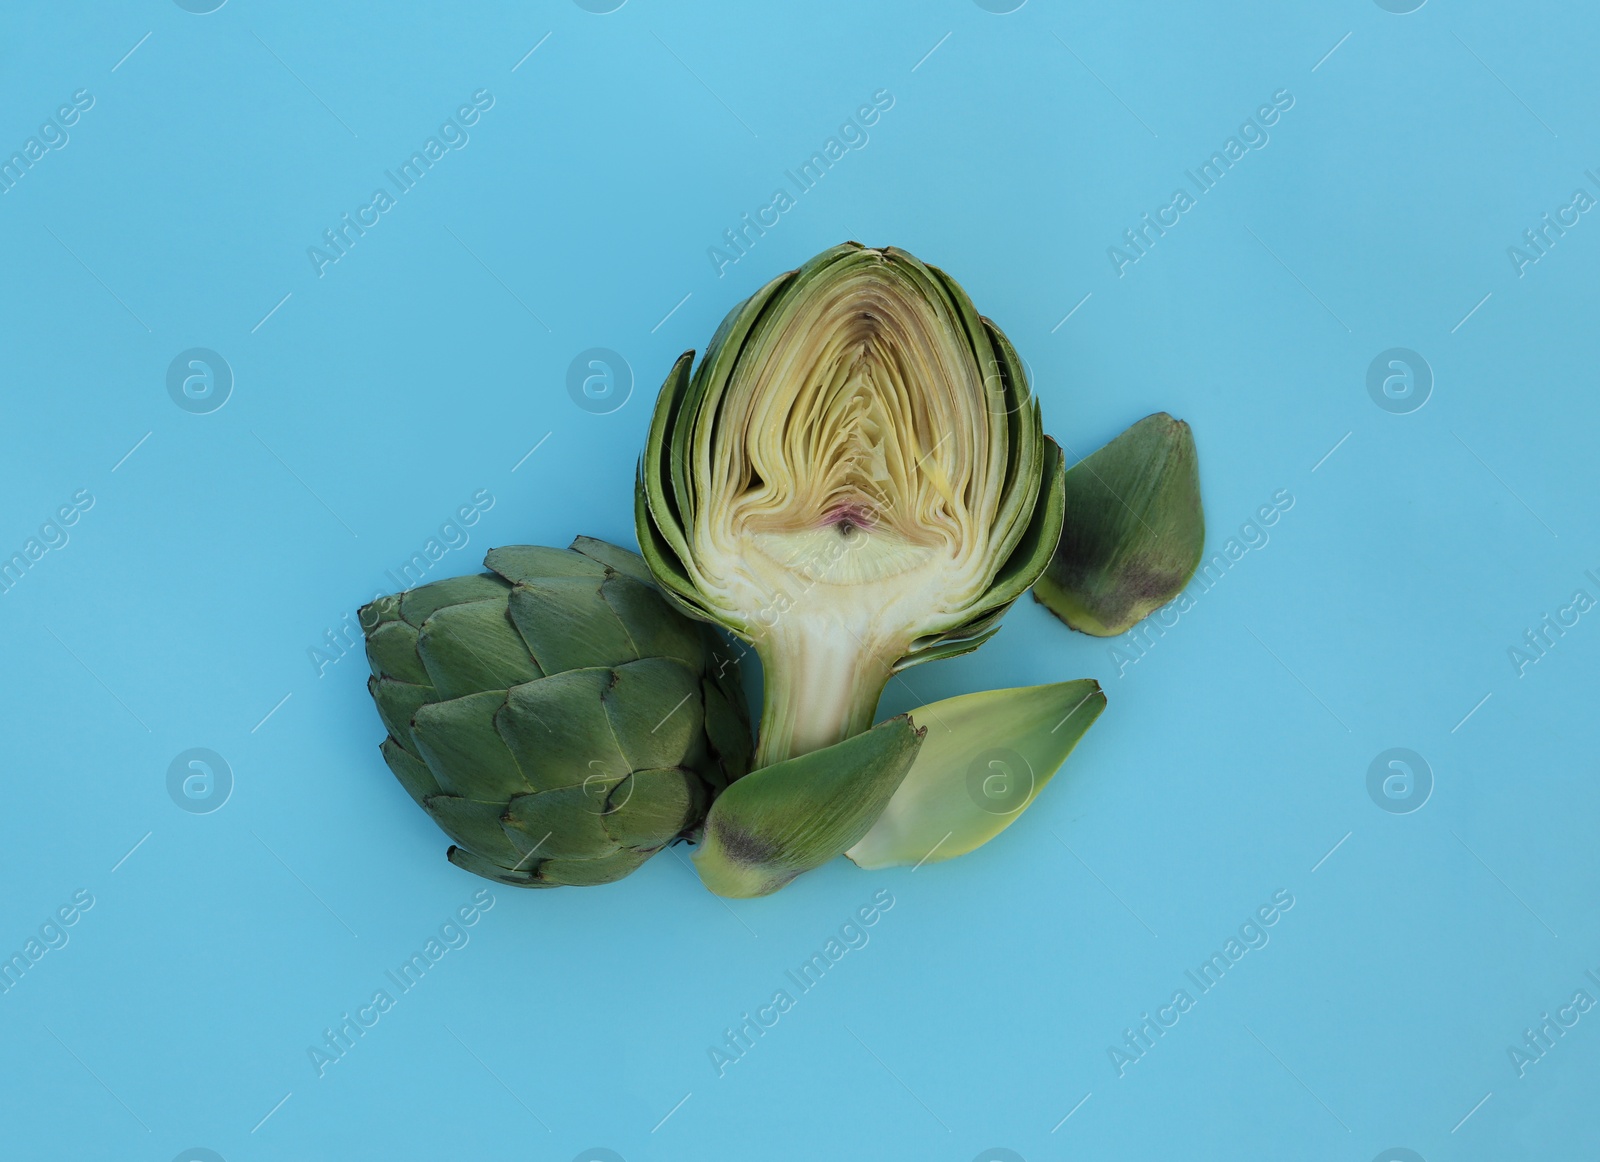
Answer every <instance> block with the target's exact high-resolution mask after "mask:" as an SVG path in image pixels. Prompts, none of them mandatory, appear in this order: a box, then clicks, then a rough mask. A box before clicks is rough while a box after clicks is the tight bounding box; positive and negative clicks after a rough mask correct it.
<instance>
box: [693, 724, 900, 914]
mask: <svg viewBox="0 0 1600 1162" xmlns="http://www.w3.org/2000/svg"><path fill="white" fill-rule="evenodd" d="M925 733H926V732H925V730H923V729H922V728H919V727H918V726H916V725H915V724H914V723H913V722H912V721H911V719H910V717H908V716H907V715H904V714H902V715H900V716H899V717H897V718H891V719H889V720H887V721H886V722H880V723H879V724H878V725H877V726H874V727H873V728H872V729H871V730H867V731H864V732H862V733H861V734H857V735H854V736H852V737H850V738H847V739H845V740H844V741H843V742H839V743H835V744H834V745H833V746H830V747H824V748H823V749H822V750H816V751H811V752H810V753H808V754H804V755H801V756H799V757H798V758H792V759H786V760H784V761H783V762H780V763H774V764H772V765H771V766H769V767H763V768H762V769H761V770H758V771H752V772H751V773H750V774H748V775H746V776H745V777H744V778H742V779H740V780H738V781H737V782H735V783H733V784H732V785H730V786H729V787H728V789H727V790H726V791H724V792H723V793H722V794H721V795H720V796H719V797H718V798H717V801H716V802H715V803H714V804H712V807H711V812H710V814H709V815H708V816H707V817H706V829H705V836H704V840H703V842H702V843H701V845H700V848H699V850H698V851H696V852H695V855H694V862H695V866H696V867H697V868H698V869H699V871H700V878H701V880H702V881H703V882H704V883H705V885H706V887H707V888H709V889H711V891H713V892H715V893H716V894H717V895H719V896H729V897H734V898H746V897H750V896H765V895H769V894H771V893H772V892H775V891H777V890H778V889H779V888H781V887H783V886H784V885H785V884H787V883H788V882H789V881H790V880H792V879H794V878H795V877H796V876H797V875H799V874H800V873H801V872H806V871H810V870H811V869H812V868H815V867H820V866H821V865H822V864H824V863H826V862H828V860H830V859H833V858H834V857H835V856H837V855H842V854H844V852H845V850H846V849H847V848H849V847H851V846H852V845H853V844H855V843H856V842H857V841H859V840H860V839H861V837H862V836H864V835H866V834H867V832H868V830H869V829H870V828H871V827H872V824H873V821H874V820H876V819H877V818H878V816H879V814H881V813H882V811H883V809H884V806H885V805H886V804H887V803H888V802H889V800H890V797H891V796H892V795H893V794H894V793H895V789H896V788H897V787H899V786H900V781H901V780H902V779H904V778H905V776H906V772H907V771H908V770H910V769H911V764H912V760H913V759H915V758H916V755H917V752H918V750H919V748H920V747H921V746H922V742H923V736H924V734H925Z"/></svg>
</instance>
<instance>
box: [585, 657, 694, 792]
mask: <svg viewBox="0 0 1600 1162" xmlns="http://www.w3.org/2000/svg"><path fill="white" fill-rule="evenodd" d="M612 673H613V674H614V675H615V676H614V678H613V680H612V682H611V684H610V685H609V686H608V687H607V688H606V690H605V691H604V693H603V694H602V696H601V703H602V705H603V706H604V708H605V715H606V720H607V722H608V723H609V724H610V727H611V735H612V737H614V738H615V739H616V741H617V746H618V747H619V748H620V749H621V751H622V755H623V759H624V761H625V763H626V765H625V766H623V767H622V768H621V769H619V770H612V771H608V772H606V773H607V774H609V775H612V776H615V777H617V778H620V777H622V776H623V775H625V774H627V773H628V772H629V771H642V770H655V769H659V768H662V767H675V766H678V765H679V764H692V765H696V766H698V765H699V763H700V762H701V760H703V759H704V757H705V754H704V750H705V744H704V742H703V741H702V738H703V731H704V729H705V710H704V707H703V706H702V705H701V702H700V698H699V694H700V682H699V680H698V679H697V678H696V676H695V671H693V670H690V669H688V668H686V667H685V666H683V665H681V664H680V663H678V662H676V661H674V660H672V659H671V658H641V659H640V660H639V661H637V662H626V663H624V664H623V665H620V666H616V667H614V668H613V670H612ZM591 765H593V764H591Z"/></svg>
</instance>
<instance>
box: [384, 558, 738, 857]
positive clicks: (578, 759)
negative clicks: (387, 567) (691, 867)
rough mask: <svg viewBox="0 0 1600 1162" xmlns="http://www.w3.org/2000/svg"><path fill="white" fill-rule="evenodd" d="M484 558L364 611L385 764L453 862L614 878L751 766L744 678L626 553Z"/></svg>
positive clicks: (685, 831)
mask: <svg viewBox="0 0 1600 1162" xmlns="http://www.w3.org/2000/svg"><path fill="white" fill-rule="evenodd" d="M484 564H485V566H486V567H488V568H489V569H491V570H493V572H491V573H484V574H477V575H472V576H466V577H452V578H449V579H447V580H443V581H435V582H432V583H430V584H427V585H423V586H420V587H418V588H416V589H410V590H407V591H406V592H404V593H398V594H395V595H393V596H390V597H384V598H381V599H379V600H377V601H374V602H372V603H371V604H369V605H366V606H364V607H363V608H362V610H361V624H362V627H363V629H364V631H365V633H366V637H367V657H368V660H369V661H370V662H371V664H372V675H373V676H372V678H371V679H370V680H369V682H368V687H367V688H368V689H369V690H370V691H371V693H372V698H373V701H374V702H376V703H377V706H378V713H379V715H380V716H381V717H382V719H383V723H384V725H385V726H386V727H388V729H389V737H388V738H387V739H385V740H384V742H383V747H382V749H383V757H384V758H385V759H386V760H387V761H388V764H389V769H390V770H392V771H393V772H394V774H395V777H396V778H398V779H399V780H400V783H401V785H402V786H404V787H405V789H406V790H407V791H408V792H409V793H410V794H411V797H412V798H413V799H415V800H416V801H417V802H418V803H419V804H421V805H422V807H423V809H424V810H426V811H427V812H428V814H429V815H431V816H432V817H433V820H434V822H436V823H437V824H438V825H439V827H440V828H441V829H442V830H443V831H444V832H445V834H446V835H448V836H449V837H450V838H451V839H452V840H454V841H455V846H453V847H451V848H450V850H449V853H448V855H449V859H450V861H451V862H452V863H454V864H456V865H457V866H459V867H462V868H465V869H467V870H468V871H472V872H476V873H477V874H478V875H481V876H485V877H487V878H489V879H492V880H496V881H498V882H500V883H504V884H513V885H517V886H520V887H555V886H558V885H563V884H573V885H588V884H603V883H609V882H611V881H613V880H618V879H621V878H622V877H623V876H625V875H627V874H628V873H629V872H631V871H633V870H634V869H635V868H637V867H638V866H639V865H640V864H642V863H643V862H644V861H645V860H646V859H648V858H649V857H650V856H651V855H653V854H655V853H656V852H657V851H659V850H660V849H661V848H662V847H664V846H666V845H667V844H668V843H671V842H672V841H673V840H674V839H677V838H680V837H685V836H688V835H689V834H690V833H692V832H695V831H696V830H697V829H698V828H699V827H700V826H701V824H702V823H703V822H704V819H705V814H706V811H707V809H708V808H709V807H710V804H711V801H712V800H713V799H714V798H715V797H716V795H717V794H718V793H720V792H721V791H722V790H723V789H724V788H725V787H726V786H727V785H728V784H729V783H731V782H732V781H733V780H735V779H737V778H739V777H740V776H741V775H743V774H744V773H745V772H746V771H747V770H748V769H749V765H750V751H751V738H750V722H749V717H748V714H747V712H746V709H745V701H744V695H743V692H742V690H741V688H740V684H739V677H738V671H737V669H736V667H735V666H734V665H733V663H732V662H731V660H728V659H727V657H726V655H727V651H726V650H725V649H720V648H719V647H720V646H721V642H720V639H719V638H717V636H716V634H715V631H714V630H712V629H710V628H709V627H707V626H704V625H700V624H698V623H696V622H693V621H690V620H689V619H688V618H686V617H684V616H683V615H682V614H681V613H679V612H677V611H676V610H675V609H673V608H671V607H670V606H668V604H667V603H666V601H665V600H663V598H662V596H661V594H660V591H659V590H658V589H657V588H656V586H655V583H654V581H653V580H652V578H651V576H650V572H649V569H648V568H647V567H646V566H645V563H644V561H643V560H642V559H641V558H640V557H639V556H637V555H636V554H634V553H631V552H628V551H627V550H626V549H619V548H617V547H616V546H614V545H609V544H606V543H605V542H603V541H597V540H593V539H590V538H588V537H579V538H578V539H577V540H575V541H573V543H572V547H571V548H570V549H551V548H543V547H539V546H513V547H507V548H500V549H492V550H490V552H489V554H488V556H487V557H486V558H485V559H484Z"/></svg>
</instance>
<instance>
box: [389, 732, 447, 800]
mask: <svg viewBox="0 0 1600 1162" xmlns="http://www.w3.org/2000/svg"><path fill="white" fill-rule="evenodd" d="M379 749H380V750H381V751H382V752H383V761H384V762H386V763H388V764H389V770H390V771H392V772H393V773H394V777H395V778H396V779H398V780H400V785H401V786H402V787H404V788H405V789H406V794H408V795H410V796H411V797H412V798H413V799H415V800H416V801H417V805H418V806H419V807H425V806H426V804H427V799H428V796H429V795H437V794H439V793H440V792H441V791H442V790H443V788H442V787H440V786H439V782H438V780H437V779H435V778H434V777H433V772H432V771H430V770H429V769H428V764H427V763H425V762H423V761H422V760H421V759H419V758H417V757H416V756H415V755H413V754H412V753H411V752H410V751H408V750H406V749H405V747H403V746H401V745H400V744H399V743H398V742H396V741H395V740H394V739H392V738H386V739H384V740H383V744H382V745H381V746H380V747H379Z"/></svg>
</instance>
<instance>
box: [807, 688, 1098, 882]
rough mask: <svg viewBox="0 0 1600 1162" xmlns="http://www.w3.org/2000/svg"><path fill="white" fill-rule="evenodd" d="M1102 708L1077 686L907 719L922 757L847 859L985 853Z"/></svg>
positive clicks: (984, 697)
mask: <svg viewBox="0 0 1600 1162" xmlns="http://www.w3.org/2000/svg"><path fill="white" fill-rule="evenodd" d="M1105 705H1106V697H1105V695H1104V694H1102V693H1101V692H1100V684H1099V683H1098V682H1096V681H1094V680H1093V679H1092V678H1082V679H1079V680H1078V681H1076V682H1057V683H1054V684H1052V685H1048V686H1022V687H1018V688H1016V689H1011V690H984V691H982V692H980V693H977V694H963V695H961V696H959V697H956V698H947V699H945V700H944V701H942V702H934V703H931V704H929V705H927V706H924V707H922V708H921V709H920V710H913V711H912V712H911V718H912V720H913V721H914V722H917V723H920V724H922V726H923V728H924V729H925V730H926V731H927V738H925V739H924V740H923V743H922V749H921V750H919V751H918V752H917V756H916V760H915V761H914V762H913V763H912V764H911V770H910V771H909V772H908V773H907V774H906V776H905V779H904V781H903V782H901V784H900V786H899V789H898V790H896V791H895V793H894V796H893V797H892V798H891V799H890V800H889V803H888V806H886V807H885V808H884V810H883V813H882V814H881V815H879V816H878V819H877V821H876V822H875V823H874V824H873V825H872V829H871V830H870V831H868V832H867V834H866V835H865V837H864V838H862V839H861V840H860V842H858V843H856V844H855V845H854V846H853V847H851V848H850V850H849V851H847V852H846V853H845V854H846V855H848V856H849V857H850V858H851V859H853V860H854V861H855V862H856V863H857V864H859V865H860V866H862V867H864V868H872V869H876V868H884V867H899V866H903V865H906V864H911V865H916V864H922V863H937V862H939V861H940V860H946V859H951V858H954V857H955V856H958V855H965V854H966V853H967V852H969V851H972V850H973V849H974V848H978V847H982V846H983V845H984V844H985V843H988V842H989V840H991V839H993V838H994V837H995V836H996V835H999V834H1000V832H1002V831H1004V830H1005V829H1006V828H1007V827H1009V826H1011V824H1012V823H1013V822H1014V821H1015V820H1016V819H1017V817H1018V816H1020V815H1021V814H1022V812H1023V811H1025V810H1027V808H1028V806H1029V805H1030V804H1031V803H1032V802H1033V801H1034V799H1036V798H1037V797H1038V795H1039V792H1040V791H1042V790H1043V789H1044V786H1045V784H1046V783H1048V782H1049V781H1050V779H1051V776H1053V775H1054V774H1055V773H1056V771H1057V769H1059V768H1060V766H1061V764H1062V762H1063V761H1065V759H1066V757H1067V755H1069V754H1070V753H1072V748H1073V747H1074V746H1076V745H1077V744H1078V740H1079V739H1080V738H1082V737H1083V735H1084V733H1085V732H1086V731H1087V730H1088V729H1089V727H1090V726H1092V725H1093V724H1094V721H1095V719H1096V718H1098V717H1099V716H1100V712H1101V711H1102V710H1104V709H1105ZM823 753H827V752H823Z"/></svg>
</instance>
